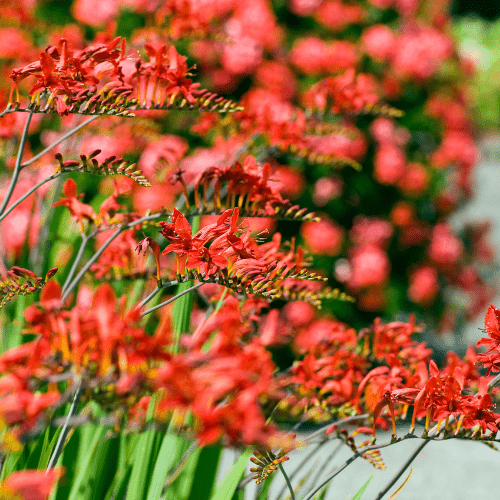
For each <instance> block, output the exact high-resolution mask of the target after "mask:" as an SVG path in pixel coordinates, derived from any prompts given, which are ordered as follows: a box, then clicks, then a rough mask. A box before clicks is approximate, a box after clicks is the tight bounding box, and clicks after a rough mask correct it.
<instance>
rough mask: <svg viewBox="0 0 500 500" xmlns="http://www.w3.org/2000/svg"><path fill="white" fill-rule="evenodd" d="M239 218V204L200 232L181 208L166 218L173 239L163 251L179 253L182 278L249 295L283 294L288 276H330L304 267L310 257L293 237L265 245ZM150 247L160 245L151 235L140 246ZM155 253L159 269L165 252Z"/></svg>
mask: <svg viewBox="0 0 500 500" xmlns="http://www.w3.org/2000/svg"><path fill="white" fill-rule="evenodd" d="M238 218H239V209H238V208H235V209H234V210H231V209H228V210H226V211H225V212H224V213H223V214H222V215H221V216H220V217H219V218H218V220H217V221H216V222H215V223H214V224H210V225H208V226H206V227H204V228H202V229H201V230H199V231H198V232H197V233H196V234H194V235H193V234H192V229H191V226H190V224H189V222H188V221H187V219H186V217H185V216H184V215H183V214H182V213H181V212H179V211H178V210H177V209H174V213H173V215H172V222H171V223H168V222H160V226H161V227H162V230H161V234H162V235H163V236H164V237H165V238H166V239H167V240H168V241H170V242H171V243H170V245H168V246H167V247H166V248H165V249H164V250H163V253H164V254H168V253H173V254H174V255H175V262H176V279H177V281H178V282H184V281H188V280H191V279H196V280H197V281H200V282H212V283H218V284H221V285H224V286H226V287H228V288H231V289H232V290H234V291H235V292H237V293H240V294H241V293H242V294H244V295H246V294H258V295H261V296H264V297H267V298H277V297H281V296H282V292H281V287H280V286H279V283H280V282H282V281H283V280H286V279H300V280H313V281H324V278H322V277H320V276H318V275H316V274H315V273H314V272H311V271H308V270H307V269H305V268H304V267H303V266H304V265H307V261H306V260H305V259H304V257H305V256H304V251H303V250H302V249H301V248H300V247H298V248H297V250H295V249H294V244H293V242H292V244H291V245H290V248H288V249H286V248H282V246H281V236H280V235H279V234H277V235H275V236H274V238H273V240H272V241H271V242H269V243H264V244H261V245H259V244H258V243H257V242H256V241H255V240H254V239H252V238H251V237H250V235H249V230H248V228H247V227H246V226H245V225H244V223H242V224H240V225H239V226H238ZM147 246H150V247H151V248H152V249H153V250H155V249H156V248H157V243H156V242H154V240H151V238H146V239H145V240H142V241H141V242H140V243H139V246H138V248H140V250H141V251H144V250H145V248H147ZM154 253H155V259H156V261H157V267H158V269H159V252H158V251H155V252H154ZM333 295H334V294H331V296H332V298H333Z"/></svg>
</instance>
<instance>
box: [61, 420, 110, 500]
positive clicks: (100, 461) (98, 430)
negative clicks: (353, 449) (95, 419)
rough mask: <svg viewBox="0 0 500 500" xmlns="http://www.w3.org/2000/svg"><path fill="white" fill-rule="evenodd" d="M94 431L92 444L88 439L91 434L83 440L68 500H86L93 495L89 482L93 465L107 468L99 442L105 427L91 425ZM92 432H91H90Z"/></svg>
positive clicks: (102, 469) (102, 468)
mask: <svg viewBox="0 0 500 500" xmlns="http://www.w3.org/2000/svg"><path fill="white" fill-rule="evenodd" d="M89 427H91V430H92V431H94V432H93V436H92V440H91V441H90V446H89V445H88V441H89V438H90V436H88V437H87V442H85V440H82V445H81V446H80V449H79V452H80V453H79V456H80V460H79V461H78V462H79V465H80V467H79V468H77V469H76V470H77V474H75V476H74V478H73V481H74V482H73V483H72V485H71V486H72V487H71V493H70V496H69V498H68V500H85V499H88V498H91V497H92V496H93V491H92V484H91V483H90V482H89V475H90V474H89V473H90V471H91V469H92V468H93V467H95V468H97V469H100V470H101V473H102V471H105V470H107V468H108V465H109V464H107V463H106V460H105V458H106V457H105V456H103V454H102V453H99V451H100V450H99V449H98V446H99V443H100V442H101V441H102V440H103V438H104V435H105V433H106V429H105V428H104V427H95V426H89ZM89 434H90V433H89Z"/></svg>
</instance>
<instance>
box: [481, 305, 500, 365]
mask: <svg viewBox="0 0 500 500" xmlns="http://www.w3.org/2000/svg"><path fill="white" fill-rule="evenodd" d="M484 328H485V332H486V333H487V334H488V337H489V338H482V339H480V340H478V342H477V344H476V346H477V347H481V346H486V347H487V349H486V352H485V353H484V354H478V356H477V359H478V360H479V361H481V363H483V365H484V366H485V368H487V370H488V371H487V375H489V374H490V373H491V372H492V371H493V372H498V371H500V309H498V307H495V306H494V305H490V307H489V308H488V310H487V311H486V316H485V318H484Z"/></svg>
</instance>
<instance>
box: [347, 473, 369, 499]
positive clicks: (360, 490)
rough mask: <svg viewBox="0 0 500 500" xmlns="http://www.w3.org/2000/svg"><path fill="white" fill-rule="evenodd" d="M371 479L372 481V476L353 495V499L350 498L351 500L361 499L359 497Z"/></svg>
mask: <svg viewBox="0 0 500 500" xmlns="http://www.w3.org/2000/svg"><path fill="white" fill-rule="evenodd" d="M372 479H373V474H372V475H371V476H370V477H369V478H368V479H367V480H366V482H365V484H363V486H361V488H360V489H359V491H358V492H357V493H356V494H355V495H354V497H353V498H352V500H359V499H360V498H361V495H362V494H363V493H364V492H365V490H366V488H367V487H368V485H369V484H370V481H371V480H372Z"/></svg>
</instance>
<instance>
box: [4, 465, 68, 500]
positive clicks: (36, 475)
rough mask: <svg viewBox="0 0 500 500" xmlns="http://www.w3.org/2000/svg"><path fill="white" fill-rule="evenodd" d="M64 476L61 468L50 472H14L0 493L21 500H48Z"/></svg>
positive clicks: (5, 481)
mask: <svg viewBox="0 0 500 500" xmlns="http://www.w3.org/2000/svg"><path fill="white" fill-rule="evenodd" d="M63 474H64V470H63V469H62V468H61V467H56V468H53V469H50V470H48V471H43V470H24V471H19V472H14V473H12V474H11V475H10V476H8V477H7V479H5V480H4V481H3V482H2V484H1V485H0V492H1V493H4V494H6V495H9V494H10V495H13V496H14V495H19V496H18V497H16V498H19V500H47V499H48V498H49V495H50V492H51V491H52V488H53V487H54V484H55V483H56V482H57V480H58V479H59V478H60V477H61V476H62V475H63Z"/></svg>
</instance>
